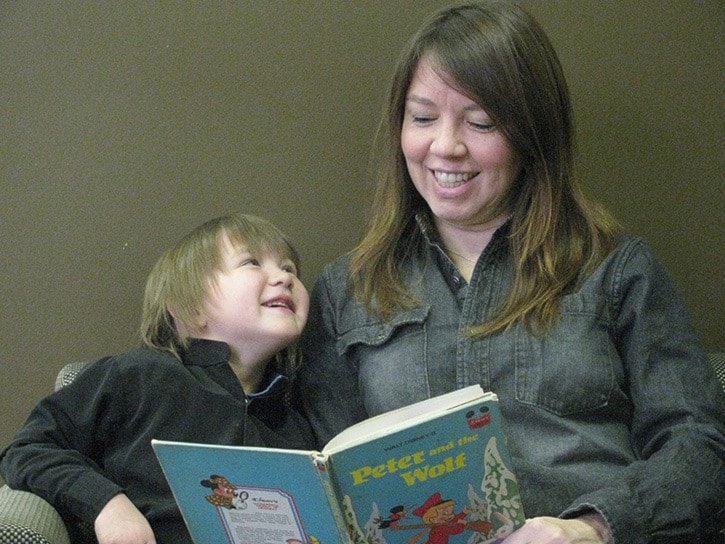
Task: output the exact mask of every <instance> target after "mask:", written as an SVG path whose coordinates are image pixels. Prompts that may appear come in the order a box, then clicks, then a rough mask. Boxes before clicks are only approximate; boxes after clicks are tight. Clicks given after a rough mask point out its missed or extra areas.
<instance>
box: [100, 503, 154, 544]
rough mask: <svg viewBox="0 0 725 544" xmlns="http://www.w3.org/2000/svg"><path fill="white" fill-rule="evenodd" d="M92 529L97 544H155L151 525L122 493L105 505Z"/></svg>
mask: <svg viewBox="0 0 725 544" xmlns="http://www.w3.org/2000/svg"><path fill="white" fill-rule="evenodd" d="M94 529H95V531H96V538H97V539H98V544H156V539H155V538H154V533H153V531H152V530H151V525H149V522H148V521H147V520H146V518H145V517H144V516H143V514H142V513H141V512H139V511H138V508H136V507H135V506H134V505H133V503H132V502H131V501H130V500H129V498H128V497H127V496H126V495H124V494H123V493H119V494H118V495H116V496H115V497H113V498H112V499H111V500H110V501H108V503H106V506H104V507H103V510H101V513H100V514H98V517H97V518H96V521H95V523H94Z"/></svg>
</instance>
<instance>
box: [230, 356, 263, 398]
mask: <svg viewBox="0 0 725 544" xmlns="http://www.w3.org/2000/svg"><path fill="white" fill-rule="evenodd" d="M229 366H230V367H231V368H232V371H233V372H234V374H235V375H236V377H237V379H238V380H239V383H240V384H241V386H242V389H244V392H245V393H246V394H247V395H251V394H252V393H256V392H257V391H259V387H260V385H261V384H262V380H263V379H264V373H265V370H266V368H267V361H263V362H256V363H244V362H242V361H241V360H240V358H239V357H238V356H237V355H235V354H232V356H231V357H230V359H229Z"/></svg>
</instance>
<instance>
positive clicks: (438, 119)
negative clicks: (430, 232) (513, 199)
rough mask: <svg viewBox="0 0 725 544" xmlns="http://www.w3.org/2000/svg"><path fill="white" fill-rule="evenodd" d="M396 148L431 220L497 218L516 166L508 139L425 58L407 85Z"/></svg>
mask: <svg viewBox="0 0 725 544" xmlns="http://www.w3.org/2000/svg"><path fill="white" fill-rule="evenodd" d="M401 147H402V150H403V155H405V160H406V164H407V167H408V172H409V173H410V177H411V179H412V180H413V184H414V185H415V188H416V189H417V190H418V192H419V193H420V195H421V196H422V197H423V199H424V200H425V201H426V202H427V203H428V206H429V207H430V209H431V211H432V213H433V218H434V221H435V222H436V224H437V225H438V226H439V228H440V227H441V226H443V225H442V224H447V225H449V226H453V227H458V228H465V229H477V228H490V227H491V226H493V225H495V224H498V223H500V222H501V219H502V218H503V217H505V216H506V215H507V214H508V212H509V210H506V209H505V208H504V202H505V200H506V197H507V193H508V191H509V190H510V188H511V186H512V184H513V181H514V180H515V179H516V177H517V176H518V174H519V170H520V165H519V161H518V159H517V157H516V154H515V153H514V151H513V149H512V147H511V145H510V143H509V141H508V139H507V138H506V137H505V136H504V134H503V133H502V132H501V130H499V129H498V128H497V127H496V126H495V125H494V124H493V122H492V121H491V118H490V117H489V116H488V114H487V113H486V112H485V111H484V110H483V109H482V108H481V107H480V106H479V105H478V104H477V103H476V102H474V101H473V100H471V99H470V98H468V97H467V96H465V95H463V94H461V93H460V92H459V91H458V90H456V89H454V88H453V87H451V86H450V85H449V84H448V83H446V81H445V80H443V79H442V78H441V77H440V76H439V75H438V74H436V72H435V70H434V69H433V68H432V66H431V64H430V61H429V60H427V59H426V58H425V57H424V58H423V59H422V60H421V61H420V62H419V64H418V67H417V69H416V71H415V73H414V74H413V78H412V80H411V83H410V87H409V88H408V94H407V97H406V103H405V114H404V117H403V128H402V131H401Z"/></svg>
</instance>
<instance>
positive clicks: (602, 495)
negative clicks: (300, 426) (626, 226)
mask: <svg viewBox="0 0 725 544" xmlns="http://www.w3.org/2000/svg"><path fill="white" fill-rule="evenodd" d="M419 223H420V227H423V223H422V222H419ZM423 230H424V235H425V236H424V238H425V240H426V247H425V248H424V250H423V251H420V252H418V253H417V255H418V256H417V257H415V258H414V259H411V261H410V262H409V263H408V269H407V274H408V276H407V277H408V278H409V280H408V281H409V286H410V287H411V289H412V291H413V292H414V293H415V294H416V296H417V297H418V300H420V301H421V304H420V305H419V306H417V307H415V308H413V309H409V310H401V311H399V312H398V313H396V314H395V315H394V316H392V318H391V319H390V320H389V321H387V322H386V321H383V320H382V319H380V318H379V317H377V316H375V315H371V314H370V313H368V312H367V311H366V310H365V308H364V307H363V306H362V305H361V304H359V303H358V302H357V300H356V299H355V298H354V297H353V296H352V295H351V293H350V291H349V289H348V264H349V260H348V257H347V256H343V257H341V258H340V259H338V260H337V261H336V262H334V263H332V264H329V265H328V266H327V267H326V268H325V269H324V271H323V272H322V275H321V276H320V278H319V279H318V280H317V282H316V285H315V287H314V289H313V291H312V303H311V309H310V317H309V320H308V326H307V328H306V330H305V333H304V334H303V340H302V348H303V351H304V355H305V357H306V361H307V363H306V366H305V369H304V371H303V376H302V387H301V389H302V394H303V396H304V402H305V405H306V408H307V411H308V415H309V417H310V419H311V422H312V425H313V427H314V429H315V431H316V433H317V436H318V439H319V441H320V443H321V444H322V443H325V442H327V441H328V440H329V439H330V438H332V436H334V435H335V434H336V433H338V432H340V431H341V430H342V429H344V428H345V427H347V426H349V425H351V424H353V423H355V422H357V421H360V420H362V419H364V418H366V417H369V416H373V415H376V414H379V413H381V412H385V411H388V410H392V409H395V408H398V407H400V406H403V405H406V404H410V403H412V402H416V401H419V400H422V399H424V398H427V397H430V396H434V395H438V394H442V393H445V392H447V391H450V390H452V389H456V388H461V387H464V386H467V385H471V384H476V383H478V384H480V385H481V386H482V387H483V389H484V390H491V391H493V392H495V393H497V394H498V396H499V400H500V405H501V410H502V413H503V416H504V422H505V428H506V432H507V438H508V445H509V449H510V451H511V455H512V460H513V463H514V467H515V471H516V473H517V476H518V479H519V484H520V488H521V495H522V500H523V504H524V511H525V513H526V515H527V517H536V516H558V517H564V518H567V517H575V516H577V515H580V514H582V513H585V512H587V511H592V510H594V511H596V512H598V513H600V514H601V515H602V516H604V518H605V519H606V521H607V522H608V523H609V526H610V529H611V531H612V534H613V536H614V542H615V543H617V544H619V543H623V544H624V543H626V544H640V543H641V544H645V543H647V544H649V543H654V542H658V543H659V542H672V543H674V542H678V543H679V542H700V541H703V542H704V541H705V538H706V536H705V532H706V530H708V529H709V530H713V529H714V528H715V527H716V526H719V524H720V523H722V517H720V521H719V522H718V521H717V520H716V518H717V515H718V514H717V513H718V511H720V516H722V511H721V510H722V509H723V506H725V469H724V461H725V395H723V391H722V388H721V387H720V385H719V382H718V380H717V378H716V376H715V374H714V371H713V369H712V367H711V366H710V365H709V363H708V360H707V358H706V355H705V353H704V351H703V348H702V346H701V344H700V342H699V340H698V339H697V336H696V334H695V332H694V330H693V327H692V325H691V323H690V320H689V318H688V317H687V315H686V311H685V308H684V305H683V303H682V302H681V300H680V298H679V297H678V295H677V293H676V289H675V287H674V285H673V282H672V280H671V279H670V277H669V276H668V275H667V273H666V272H665V270H664V269H663V267H662V266H661V265H660V263H658V262H657V260H656V259H655V258H654V256H653V255H652V253H651V252H650V250H649V249H648V248H647V246H646V245H645V244H644V243H643V242H642V241H641V240H639V239H637V238H633V237H628V236H623V237H622V239H621V241H620V243H619V244H618V246H617V247H616V248H615V250H614V251H612V253H611V254H610V255H608V256H607V257H606V258H605V259H604V261H603V262H602V263H601V264H600V266H599V267H598V268H597V269H596V270H595V271H594V272H593V273H592V274H591V275H590V276H588V277H587V278H585V279H584V280H583V281H582V282H581V284H580V285H579V286H578V287H577V288H576V290H575V291H574V292H572V293H571V294H568V295H566V296H565V297H564V300H563V301H562V304H561V308H560V310H561V311H560V314H561V315H560V318H559V320H558V322H557V324H556V325H555V327H554V328H553V329H552V330H550V331H549V332H547V333H546V334H543V335H542V334H538V335H536V334H532V333H530V332H529V331H528V330H527V328H526V327H525V326H522V325H515V326H513V327H511V328H509V329H508V330H505V331H502V332H499V333H496V334H493V335H489V336H486V337H483V338H475V339H471V338H467V337H465V336H464V335H463V333H464V332H465V331H466V330H467V329H468V328H469V327H470V326H471V325H474V324H478V323H481V322H483V321H485V320H486V319H487V318H488V317H490V315H491V312H492V311H493V310H495V308H496V306H497V305H498V304H499V303H500V302H501V300H502V298H503V297H504V296H505V294H506V292H507V289H508V287H509V285H510V282H511V279H512V272H513V264H512V259H511V254H510V251H509V245H508V243H507V236H506V234H507V230H508V226H504V227H502V228H501V229H499V231H498V232H497V233H496V235H495V236H494V238H493V240H492V242H491V243H490V244H489V246H488V247H487V248H486V250H485V251H484V252H483V253H482V254H481V256H480V257H479V259H478V262H477V263H476V266H475V269H474V271H473V275H472V277H471V281H470V283H469V282H466V281H465V280H464V279H463V278H462V277H461V276H460V274H459V273H458V271H457V269H456V268H455V266H454V265H453V263H452V262H451V261H450V260H449V259H448V257H447V256H446V254H445V253H444V252H443V250H442V249H441V247H440V244H439V243H438V242H437V241H436V238H435V236H433V235H431V234H430V233H427V232H425V231H426V229H425V228H424V229H423Z"/></svg>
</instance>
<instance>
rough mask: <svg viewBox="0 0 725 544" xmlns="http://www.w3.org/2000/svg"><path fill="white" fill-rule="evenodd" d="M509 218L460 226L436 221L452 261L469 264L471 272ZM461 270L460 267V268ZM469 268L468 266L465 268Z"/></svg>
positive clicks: (439, 233) (502, 217) (498, 218)
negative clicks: (494, 235)
mask: <svg viewBox="0 0 725 544" xmlns="http://www.w3.org/2000/svg"><path fill="white" fill-rule="evenodd" d="M506 219H507V216H501V217H497V218H496V219H494V220H492V221H489V222H487V223H484V224H480V225H470V226H468V225H458V224H454V223H451V222H448V221H443V220H440V219H438V218H436V219H435V225H436V228H437V229H438V235H439V236H440V239H441V242H443V247H444V248H445V250H446V252H447V253H448V254H449V255H450V256H451V260H453V262H455V263H456V264H457V265H458V263H459V262H463V263H468V264H469V265H470V268H471V270H473V266H474V265H475V264H476V261H477V260H478V257H479V256H480V255H481V253H483V250H484V249H486V247H487V246H488V244H489V242H490V241H491V238H493V234H494V232H496V230H497V229H498V228H499V227H500V226H501V225H503V224H504V223H505V222H506ZM459 268H460V266H459ZM464 268H468V266H464Z"/></svg>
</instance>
